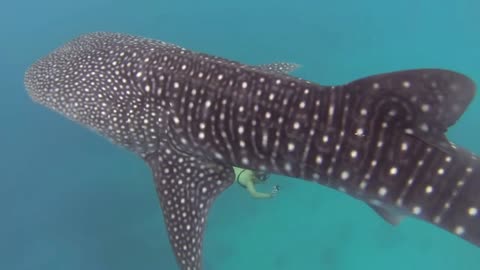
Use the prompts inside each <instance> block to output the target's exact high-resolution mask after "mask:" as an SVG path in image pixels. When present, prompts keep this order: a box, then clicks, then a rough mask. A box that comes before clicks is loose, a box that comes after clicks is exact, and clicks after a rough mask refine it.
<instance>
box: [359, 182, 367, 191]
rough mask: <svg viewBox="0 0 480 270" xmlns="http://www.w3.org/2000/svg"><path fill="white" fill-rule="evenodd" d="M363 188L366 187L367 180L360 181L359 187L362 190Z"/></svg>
mask: <svg viewBox="0 0 480 270" xmlns="http://www.w3.org/2000/svg"><path fill="white" fill-rule="evenodd" d="M365 188H367V182H366V181H362V182H360V189H362V190H363V189H365Z"/></svg>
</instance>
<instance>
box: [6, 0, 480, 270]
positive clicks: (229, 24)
mask: <svg viewBox="0 0 480 270" xmlns="http://www.w3.org/2000/svg"><path fill="white" fill-rule="evenodd" d="M479 10H480V1H478V0H457V1H444V0H428V1H427V0H403V1H384V0H363V1H358V0H343V1H342V0H339V1H319V0H316V1H313V0H312V1H303V0H296V1H280V0H276V1H272V0H270V1H261V0H256V1H252V0H243V1H225V0H223V1H166V0H157V1H154V0H148V1H140V0H138V1H118V0H116V1H113V0H111V1H106V0H82V1H67V0H61V1H60V0H43V1H34V0H26V1H8V2H6V1H4V2H3V3H2V5H1V9H0V31H1V32H0V34H1V35H0V39H1V40H0V41H1V42H0V78H1V87H0V88H1V91H0V93H1V96H0V172H1V174H0V269H2V270H3V269H5V270H31V269H51V270H64V269H69V270H76V269H79V270H80V269H82V270H83V269H89V270H97V269H98V270H100V269H102V270H103V269H112V270H113V269H114V270H124V269H125V270H126V269H162V270H164V269H165V270H170V269H171V270H175V269H177V268H176V264H175V259H174V256H173V254H172V252H171V250H170V247H169V244H168V240H167V236H166V233H165V227H164V224H163V219H162V215H161V211H160V208H159V206H158V201H157V198H156V194H155V191H154V188H153V182H152V180H151V175H150V171H149V169H148V168H147V166H146V165H145V164H143V162H142V161H141V160H139V159H138V158H137V157H135V156H134V155H133V154H131V153H129V152H127V151H125V150H122V149H120V148H119V147H116V146H114V145H111V144H110V143H108V142H107V141H106V140H105V139H103V138H101V137H100V136H98V135H96V134H94V133H92V132H90V131H88V130H87V129H85V128H83V127H81V126H79V125H77V124H75V123H72V122H70V121H69V120H66V119H65V118H63V117H61V116H60V115H58V114H55V113H53V112H50V111H49V110H47V109H45V108H43V107H40V106H39V105H37V104H34V103H32V102H31V101H30V99H29V98H28V96H27V94H26V92H25V89H24V86H23V82H22V81H23V73H24V70H25V69H26V68H27V66H28V65H29V64H30V63H32V62H33V61H34V60H36V59H37V58H39V57H41V56H43V55H45V54H47V53H48V52H49V51H51V50H52V49H54V48H55V47H57V46H59V45H61V44H62V43H64V42H66V41H68V40H69V39H71V38H73V37H75V36H77V35H79V34H82V33H86V32H92V31H117V32H125V33H130V34H136V35H142V36H148V37H151V38H157V39H162V40H165V41H169V42H172V43H177V44H179V45H182V46H184V47H187V48H191V49H194V50H197V51H203V52H207V53H212V54H216V55H219V56H223V57H227V58H232V59H235V60H238V61H242V62H246V63H251V64H255V63H268V62H275V61H291V62H296V63H299V64H301V65H302V66H303V67H302V68H301V69H300V70H298V71H297V72H296V74H295V75H297V76H301V77H303V78H306V79H309V80H312V81H316V82H319V83H322V84H332V83H344V82H347V81H350V80H352V79H355V78H359V77H363V76H366V75H370V74H374V73H381V72H386V71H392V70H398V69H406V68H419V67H439V68H449V69H454V70H457V71H460V72H463V73H465V74H467V75H469V76H471V77H472V78H473V79H474V80H476V81H477V83H480V73H479V70H480V28H479V27H478V26H479V25H480V16H479V15H478V11H479ZM479 114H480V101H479V99H478V98H477V99H476V100H475V101H474V102H473V103H472V104H471V106H470V108H469V110H468V111H467V112H466V113H465V115H464V116H463V118H462V119H461V121H459V123H458V124H457V125H456V126H455V127H454V128H452V129H451V130H450V131H449V138H450V139H451V140H453V141H454V142H456V143H458V144H460V145H462V146H464V147H466V148H469V149H471V150H472V151H474V152H476V153H480V143H478V142H477V141H478V140H475V139H477V138H478V137H479V136H480V128H479V125H478V117H477V115H479ZM272 182H273V183H279V184H280V185H281V186H282V190H281V192H280V194H279V196H278V197H277V198H275V199H274V200H269V201H255V200H252V199H250V198H249V197H248V195H247V194H246V193H245V192H244V190H243V189H241V188H240V187H238V186H236V185H235V186H232V188H230V189H229V190H228V191H226V192H225V193H223V194H222V195H221V197H220V198H219V199H218V200H217V203H216V204H215V205H214V207H213V209H212V211H211V212H210V215H209V225H208V229H207V232H206V235H205V243H204V247H205V250H204V264H205V269H206V270H224V269H228V270H244V269H252V270H256V269H261V270H289V269H309V270H310V269H326V270H353V269H355V270H357V269H369V270H384V269H389V270H396V269H436V270H451V269H458V270H473V269H480V249H478V248H476V247H474V246H472V245H471V244H469V243H467V242H465V241H462V240H460V239H458V238H456V237H455V236H453V235H451V234H449V233H446V232H444V231H442V230H440V229H438V228H436V227H434V226H432V225H429V224H426V223H423V222H421V221H418V220H414V219H408V220H406V221H405V222H403V223H402V224H401V225H400V226H398V227H395V228H393V227H391V226H390V225H388V224H386V223H385V222H384V221H383V220H382V219H380V218H379V217H378V216H376V215H375V214H374V213H373V211H371V210H370V209H369V208H367V206H366V205H364V204H362V203H360V202H358V201H356V200H354V199H352V198H349V197H347V196H346V195H344V194H341V193H339V192H335V191H333V190H330V189H327V188H324V187H322V186H320V185H316V184H313V183H308V182H304V181H297V180H294V179H287V178H284V177H274V178H273V179H272ZM266 188H267V187H266ZM479 196H480V194H479Z"/></svg>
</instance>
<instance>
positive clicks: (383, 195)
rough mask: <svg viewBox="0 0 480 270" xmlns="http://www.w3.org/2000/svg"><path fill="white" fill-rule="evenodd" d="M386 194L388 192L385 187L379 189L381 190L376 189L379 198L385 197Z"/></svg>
mask: <svg viewBox="0 0 480 270" xmlns="http://www.w3.org/2000/svg"><path fill="white" fill-rule="evenodd" d="M387 192H388V190H387V188H386V187H381V188H379V189H378V195H379V196H380V197H385V195H387Z"/></svg>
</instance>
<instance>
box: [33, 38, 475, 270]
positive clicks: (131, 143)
mask: <svg viewBox="0 0 480 270" xmlns="http://www.w3.org/2000/svg"><path fill="white" fill-rule="evenodd" d="M290 68H291V67H289V66H288V65H287V66H286V68H285V69H284V68H283V66H282V65H277V66H275V65H272V66H249V65H244V64H241V63H237V62H233V61H229V60H226V59H222V58H218V57H213V56H209V55H205V54H201V53H196V52H192V51H189V50H186V49H183V48H180V47H178V46H175V45H171V44H167V43H163V42H160V41H155V40H150V39H145V38H140V37H133V36H129V35H123V34H112V33H94V34H88V35H84V36H81V37H79V38H77V39H75V40H73V41H71V42H69V43H67V44H66V45H64V46H63V47H61V48H59V49H57V50H56V51H54V52H53V53H51V54H50V55H48V56H46V57H45V58H43V59H41V60H39V61H38V62H37V63H35V64H34V65H32V67H30V68H29V70H28V71H27V73H26V75H25V84H26V87H27V89H28V92H29V94H30V96H31V97H32V98H33V100H35V101H36V102H38V103H40V104H42V105H45V106H47V107H49V108H51V109H53V110H55V111H57V112H59V113H61V114H63V115H65V116H67V117H69V118H71V119H72V120H74V121H77V122H79V123H81V124H83V125H85V126H87V127H89V128H91V129H93V130H95V131H97V132H98V133H100V134H102V135H104V136H105V137H107V138H109V139H110V140H111V141H112V142H113V143H115V144H118V145H121V146H123V147H126V148H128V149H130V150H131V151H134V152H136V153H137V154H138V155H139V156H141V157H142V158H143V159H144V160H145V161H146V162H147V163H148V164H149V165H150V167H151V169H152V171H153V175H154V180H155V184H156V189H157V192H158V196H159V199H160V203H161V207H162V210H163V214H164V218H165V222H166V227H167V230H168V233H169V237H170V243H171V245H172V247H173V251H174V253H175V255H176V258H177V261H178V264H179V266H180V269H182V270H194V269H196V270H198V269H202V266H201V259H202V258H201V254H202V236H203V232H204V228H205V222H206V217H207V212H208V209H209V208H210V205H211V204H212V202H213V201H214V199H215V198H216V197H217V196H218V194H220V193H221V192H222V191H223V190H225V189H226V188H227V187H229V186H230V185H231V184H232V183H233V182H234V173H233V169H232V166H238V167H242V168H248V169H251V170H261V171H268V172H272V173H276V174H282V175H288V176H291V177H296V178H302V179H306V180H309V181H314V182H317V183H320V184H322V185H327V186H330V187H332V188H335V189H337V190H340V191H343V192H346V193H348V194H350V195H351V196H354V197H356V198H358V199H360V200H362V201H365V202H366V203H367V204H369V205H370V206H371V207H372V208H374V210H375V211H377V212H378V213H379V214H380V215H381V216H383V217H384V218H385V219H386V220H387V221H389V222H391V223H397V222H398V221H399V217H400V216H405V215H409V216H414V217H417V218H420V219H423V220H425V221H427V222H430V223H433V224H436V225H437V226H440V227H441V228H444V229H445V230H447V231H449V232H452V233H454V234H456V235H458V236H460V237H462V238H464V239H465V240H467V241H469V242H471V243H473V244H475V245H480V213H478V211H479V210H478V209H480V196H479V195H480V182H479V177H480V163H479V161H478V160H477V157H476V156H475V155H473V154H471V153H470V152H468V151H466V150H462V149H460V148H458V147H456V146H454V145H453V144H451V143H450V142H449V141H448V140H447V138H446V137H445V135H444V133H445V131H446V130H447V128H448V127H449V126H451V125H452V124H454V123H455V121H456V120H457V119H458V118H459V117H460V116H461V114H462V113H463V112H464V110H465V109H466V107H467V106H468V104H469V103H470V101H471V100H472V98H473V95H474V91H475V85H474V83H473V82H472V81H471V80H470V79H469V78H467V77H465V76H463V75H461V74H458V73H455V72H452V71H447V70H437V69H421V70H408V71H399V72H393V73H388V74H381V75H376V76H371V77H367V78H363V79H360V80H356V81H353V82H351V83H348V84H345V85H340V86H320V85H317V84H314V83H310V82H307V81H305V80H301V79H298V78H295V77H292V76H289V75H286V74H285V73H284V71H288V70H289V69H290Z"/></svg>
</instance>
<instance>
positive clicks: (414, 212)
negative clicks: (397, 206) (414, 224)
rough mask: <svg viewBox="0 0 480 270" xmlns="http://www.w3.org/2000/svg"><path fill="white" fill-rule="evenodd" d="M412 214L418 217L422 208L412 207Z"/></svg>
mask: <svg viewBox="0 0 480 270" xmlns="http://www.w3.org/2000/svg"><path fill="white" fill-rule="evenodd" d="M412 213H413V214H415V215H420V213H422V208H421V207H420V206H414V207H413V208H412Z"/></svg>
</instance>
